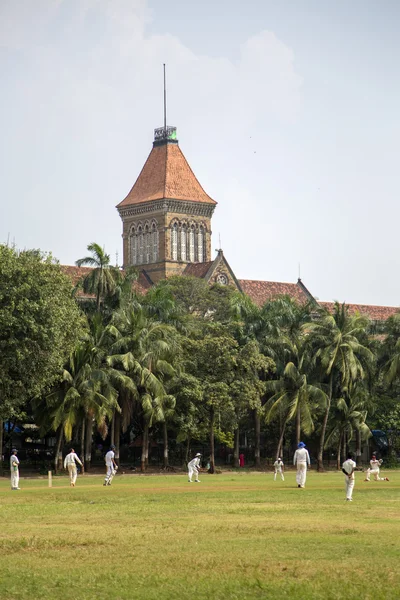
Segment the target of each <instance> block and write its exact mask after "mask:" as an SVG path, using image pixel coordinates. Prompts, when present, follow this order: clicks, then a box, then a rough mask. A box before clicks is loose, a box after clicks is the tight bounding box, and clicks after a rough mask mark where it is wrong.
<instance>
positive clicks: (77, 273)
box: [61, 265, 92, 285]
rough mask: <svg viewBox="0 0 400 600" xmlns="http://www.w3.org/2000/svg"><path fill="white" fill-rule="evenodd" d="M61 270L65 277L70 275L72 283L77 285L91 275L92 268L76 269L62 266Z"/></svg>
mask: <svg viewBox="0 0 400 600" xmlns="http://www.w3.org/2000/svg"><path fill="white" fill-rule="evenodd" d="M61 270H62V271H63V273H65V275H68V277H70V279H71V281H72V285H76V284H77V283H78V282H79V281H80V280H81V279H82V277H85V276H86V275H89V273H90V271H91V270H92V267H75V266H70V265H61Z"/></svg>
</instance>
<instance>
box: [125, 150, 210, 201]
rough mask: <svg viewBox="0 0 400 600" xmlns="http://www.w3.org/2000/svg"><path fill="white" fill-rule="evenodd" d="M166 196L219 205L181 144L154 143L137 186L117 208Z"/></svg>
mask: <svg viewBox="0 0 400 600" xmlns="http://www.w3.org/2000/svg"><path fill="white" fill-rule="evenodd" d="M162 198H169V199H174V200H185V201H187V200H189V201H192V202H204V203H207V204H217V203H216V202H215V200H213V199H212V198H210V196H209V195H208V194H206V192H205V191H204V190H203V188H202V187H201V185H200V183H199V182H198V181H197V179H196V176H195V174H194V173H193V171H192V169H191V168H190V166H189V163H188V162H187V160H186V158H185V157H184V155H183V153H182V151H181V149H180V148H179V146H178V144H177V143H164V144H161V145H154V147H153V149H152V151H151V152H150V154H149V157H148V159H147V160H146V162H145V165H144V167H143V169H142V171H141V173H140V175H139V177H138V178H137V180H136V183H135V185H134V186H133V188H132V189H131V191H130V192H129V194H128V195H127V196H126V198H125V199H124V200H122V202H120V203H119V204H118V207H117V208H123V207H125V206H130V205H131V204H140V203H142V202H150V201H152V200H161V199H162Z"/></svg>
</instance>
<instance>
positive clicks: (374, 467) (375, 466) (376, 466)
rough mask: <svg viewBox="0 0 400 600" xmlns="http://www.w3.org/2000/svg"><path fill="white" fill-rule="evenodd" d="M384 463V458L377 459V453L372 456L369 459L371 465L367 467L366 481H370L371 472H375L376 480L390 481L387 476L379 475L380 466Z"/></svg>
mask: <svg viewBox="0 0 400 600" xmlns="http://www.w3.org/2000/svg"><path fill="white" fill-rule="evenodd" d="M382 463H383V460H382V459H379V460H378V459H377V458H376V454H373V455H372V456H371V460H370V461H369V464H370V467H369V469H367V473H366V475H365V480H364V481H370V478H371V473H373V474H374V481H389V479H388V478H387V477H379V470H380V466H381V464H382Z"/></svg>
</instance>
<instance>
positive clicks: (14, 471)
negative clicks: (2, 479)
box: [10, 448, 21, 490]
mask: <svg viewBox="0 0 400 600" xmlns="http://www.w3.org/2000/svg"><path fill="white" fill-rule="evenodd" d="M10 471H11V489H12V490H19V489H21V488H20V487H19V460H18V456H17V450H16V449H15V448H13V449H12V450H11V456H10Z"/></svg>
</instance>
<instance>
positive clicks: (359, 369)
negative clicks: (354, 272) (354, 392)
mask: <svg viewBox="0 0 400 600" xmlns="http://www.w3.org/2000/svg"><path fill="white" fill-rule="evenodd" d="M367 325H368V319H366V318H365V317H362V316H360V315H356V316H350V315H349V314H348V309H347V307H346V305H345V304H342V305H340V304H339V303H338V302H336V303H335V308H334V313H333V314H332V315H331V314H327V313H326V312H322V313H321V314H320V316H319V318H318V319H317V320H316V321H313V322H311V323H307V324H306V325H304V326H303V331H304V333H305V334H306V335H307V337H308V343H309V344H310V349H311V351H313V352H314V362H315V364H316V366H318V367H320V368H321V369H322V373H323V374H325V376H326V378H327V402H326V409H325V414H324V417H323V421H322V425H321V433H320V441H319V448H318V470H319V471H323V468H324V467H323V451H324V447H325V435H326V428H327V424H328V418H329V413H330V408H331V404H332V400H333V398H334V394H337V395H336V397H341V396H342V395H343V392H344V391H348V390H349V389H350V386H351V384H353V383H355V382H356V381H357V380H362V379H364V377H365V374H366V370H365V368H366V367H367V366H368V363H371V362H372V361H373V354H372V352H371V350H369V348H367V347H366V346H364V345H363V344H362V343H361V341H360V339H362V338H363V337H364V336H365V330H366V327H367Z"/></svg>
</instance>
